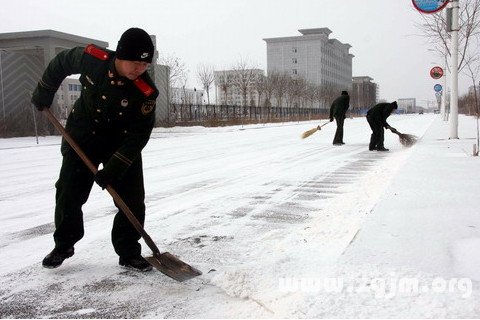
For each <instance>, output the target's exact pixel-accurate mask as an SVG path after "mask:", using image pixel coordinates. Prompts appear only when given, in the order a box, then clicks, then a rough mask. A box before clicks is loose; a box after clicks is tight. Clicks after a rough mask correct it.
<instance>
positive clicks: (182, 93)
mask: <svg viewBox="0 0 480 320" xmlns="http://www.w3.org/2000/svg"><path fill="white" fill-rule="evenodd" d="M170 94H171V97H170V98H171V99H170V101H171V102H172V103H175V104H194V105H202V104H204V102H203V90H199V89H197V88H193V89H190V88H171V93H170Z"/></svg>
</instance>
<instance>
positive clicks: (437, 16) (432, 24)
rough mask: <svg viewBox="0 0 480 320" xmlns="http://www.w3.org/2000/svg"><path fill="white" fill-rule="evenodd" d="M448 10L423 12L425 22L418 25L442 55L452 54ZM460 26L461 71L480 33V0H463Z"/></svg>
mask: <svg viewBox="0 0 480 320" xmlns="http://www.w3.org/2000/svg"><path fill="white" fill-rule="evenodd" d="M445 12H446V10H442V11H440V12H438V13H434V14H421V17H422V18H423V23H421V24H418V25H417V27H418V28H419V29H420V30H421V31H422V36H423V37H425V38H426V39H427V41H429V42H430V44H431V47H432V48H433V49H434V50H435V51H437V52H438V53H439V54H440V55H441V56H443V57H446V56H450V55H451V52H450V48H449V46H448V43H449V37H450V35H449V34H448V32H447V30H446V27H447V21H446V14H445ZM458 21H459V27H460V30H459V32H458V48H459V62H458V70H459V71H461V70H462V69H463V68H464V67H465V64H466V63H468V59H469V58H471V57H472V56H471V55H469V54H468V52H469V50H470V45H471V44H472V42H474V41H475V39H477V40H478V36H479V34H480V0H462V1H460V9H459V20H458Z"/></svg>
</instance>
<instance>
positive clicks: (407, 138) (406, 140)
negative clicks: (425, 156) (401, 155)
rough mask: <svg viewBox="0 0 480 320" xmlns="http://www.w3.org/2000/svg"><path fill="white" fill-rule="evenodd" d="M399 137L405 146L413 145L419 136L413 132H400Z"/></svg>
mask: <svg viewBox="0 0 480 320" xmlns="http://www.w3.org/2000/svg"><path fill="white" fill-rule="evenodd" d="M398 138H399V140H400V143H401V144H402V145H403V146H404V147H411V146H413V145H414V144H415V143H416V142H417V140H418V139H417V137H416V136H414V135H413V134H406V133H399V134H398Z"/></svg>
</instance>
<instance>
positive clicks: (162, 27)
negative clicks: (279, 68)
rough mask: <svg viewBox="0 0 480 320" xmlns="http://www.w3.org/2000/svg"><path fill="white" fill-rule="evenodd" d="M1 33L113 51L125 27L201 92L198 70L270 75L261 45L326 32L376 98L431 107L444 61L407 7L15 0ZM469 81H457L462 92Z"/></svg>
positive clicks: (319, 1)
mask: <svg viewBox="0 0 480 320" xmlns="http://www.w3.org/2000/svg"><path fill="white" fill-rule="evenodd" d="M0 3H1V7H0V8H1V10H0V21H1V23H0V32H1V33H4V32H18V31H31V30H43V29H53V30H57V31H61V32H66V33H71V34H75V35H78V36H84V37H88V38H94V39H98V40H103V41H107V42H108V43H109V45H110V46H109V48H110V49H112V50H115V48H116V45H117V41H118V39H119V37H120V35H121V34H122V33H123V31H125V30H126V29H127V28H129V27H132V26H135V27H140V28H144V29H145V30H146V31H147V32H148V33H150V34H155V35H156V37H157V47H158V50H159V52H160V55H175V56H177V57H179V58H180V59H181V60H182V61H183V62H185V64H186V66H187V68H188V70H189V82H188V85H189V86H191V87H193V86H196V87H198V86H199V85H198V83H197V79H196V70H197V66H198V64H200V63H206V64H212V65H214V66H215V68H216V69H222V68H231V67H232V66H233V65H235V64H236V63H237V62H238V61H239V60H240V59H246V60H248V61H250V62H251V64H252V65H255V66H257V67H259V68H261V69H264V70H265V69H266V43H265V41H263V40H262V39H263V38H272V37H284V36H297V35H300V33H299V32H298V31H297V30H298V29H305V28H320V27H327V28H329V29H330V30H332V33H331V34H330V38H336V39H338V40H339V41H341V42H344V43H349V44H350V45H351V46H352V48H351V49H350V52H351V53H352V54H353V55H354V56H355V57H354V58H353V76H370V77H372V78H373V79H374V82H376V83H377V84H378V85H379V89H380V92H379V98H381V99H386V100H388V101H391V100H396V99H399V98H410V97H412V98H416V99H417V104H418V105H423V106H425V105H426V104H427V103H426V100H434V99H435V95H434V91H433V86H434V85H435V84H436V83H438V80H433V79H432V78H430V75H429V70H430V69H431V68H432V67H433V66H434V65H435V64H437V63H438V64H441V62H442V60H443V59H442V58H440V57H438V56H437V55H436V54H435V53H433V52H430V51H428V46H427V45H426V44H424V43H425V42H426V41H425V39H424V38H422V37H421V36H419V35H420V31H419V30H418V29H417V27H416V26H415V23H418V22H421V17H420V13H419V12H417V11H416V10H415V9H414V8H413V5H412V3H411V1H410V0H362V1H360V0H290V1H287V0H269V1H267V0H135V1H128V0H122V1H119V0H115V1H114V0H96V1H93V0H81V1H67V0H41V1H40V0H16V1H6V0H4V1H1V2H0ZM468 86H469V82H468V79H465V77H463V76H460V83H459V92H460V93H461V94H463V93H466V92H467V89H468Z"/></svg>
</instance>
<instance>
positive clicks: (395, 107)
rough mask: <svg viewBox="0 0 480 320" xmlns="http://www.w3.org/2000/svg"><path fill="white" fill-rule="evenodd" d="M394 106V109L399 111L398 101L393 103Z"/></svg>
mask: <svg viewBox="0 0 480 320" xmlns="http://www.w3.org/2000/svg"><path fill="white" fill-rule="evenodd" d="M392 106H393V108H394V109H398V104H397V101H393V102H392Z"/></svg>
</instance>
